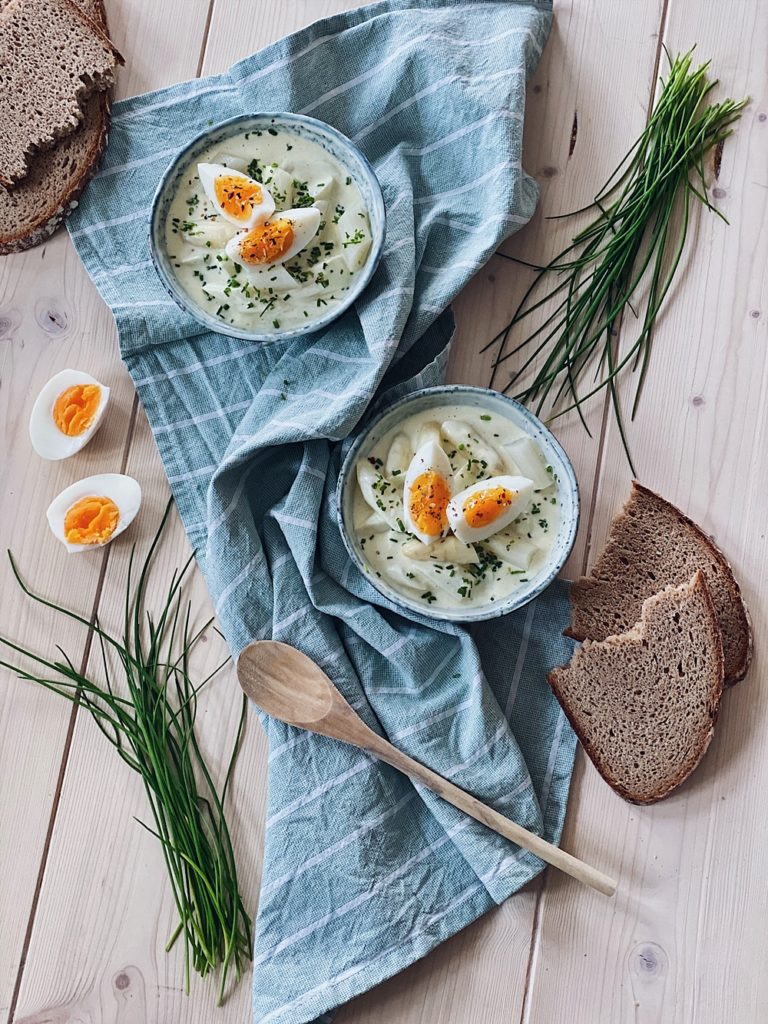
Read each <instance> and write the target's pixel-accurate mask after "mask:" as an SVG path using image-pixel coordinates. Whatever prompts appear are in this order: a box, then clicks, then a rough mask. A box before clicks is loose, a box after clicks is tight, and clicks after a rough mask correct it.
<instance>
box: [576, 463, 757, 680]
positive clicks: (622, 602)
mask: <svg viewBox="0 0 768 1024" xmlns="http://www.w3.org/2000/svg"><path fill="white" fill-rule="evenodd" d="M697 569H701V571H702V572H703V573H704V576H705V578H706V581H707V584H708V585H709V590H710V593H711V595H712V601H713V602H714V605H715V610H716V612H717V618H718V621H719V623H720V629H721V631H722V634H723V653H724V657H725V680H726V685H728V686H729V685H732V684H733V683H737V682H738V681H739V680H740V679H743V678H744V676H745V675H746V673H747V669H748V668H749V663H750V660H751V656H752V629H751V626H750V622H749V615H748V613H747V609H746V607H745V605H744V602H743V600H742V597H741V591H740V590H739V585H738V583H737V582H736V580H735V579H734V577H733V573H732V572H731V567H730V566H729V564H728V562H727V561H726V560H725V558H724V557H723V555H722V553H721V552H720V551H719V550H718V549H717V547H715V545H714V544H713V543H712V541H711V540H710V539H709V537H707V535H706V534H705V533H704V532H703V531H702V530H701V529H700V528H699V527H698V526H697V525H696V524H695V523H693V522H691V520H690V519H688V517H687V516H685V515H683V513H682V512H681V511H680V509H678V508H675V506H674V505H671V504H670V503H669V502H668V501H665V500H664V498H660V497H659V495H658V494H654V492H653V491H650V490H648V488H647V487H643V486H642V485H641V484H639V483H637V481H633V483H632V493H631V494H630V496H629V499H628V501H627V503H626V505H625V506H624V508H623V509H622V510H621V512H619V514H618V515H617V516H616V518H615V519H614V520H613V523H612V525H611V530H610V534H609V536H608V542H607V544H606V546H605V548H604V550H603V552H602V554H601V555H600V557H599V558H598V560H597V562H596V563H595V564H594V566H593V567H592V570H591V572H590V574H589V575H588V576H584V577H582V578H581V579H580V580H577V581H576V582H575V583H574V584H573V586H572V587H571V620H572V621H571V625H570V627H569V628H568V629H567V630H566V635H567V636H571V637H573V638H574V639H575V640H586V639H590V640H604V639H605V637H607V636H610V635H611V634H613V633H621V632H623V631H624V630H627V629H630V628H631V627H632V626H633V625H634V624H635V623H636V622H637V621H638V619H639V618H640V612H641V609H642V606H643V601H644V600H645V599H646V598H647V597H650V596H651V595H652V594H655V593H658V591H660V590H662V589H663V588H664V587H666V586H670V585H677V584H680V583H683V582H685V581H686V580H689V579H690V578H691V576H692V575H693V573H694V572H695V571H696V570H697Z"/></svg>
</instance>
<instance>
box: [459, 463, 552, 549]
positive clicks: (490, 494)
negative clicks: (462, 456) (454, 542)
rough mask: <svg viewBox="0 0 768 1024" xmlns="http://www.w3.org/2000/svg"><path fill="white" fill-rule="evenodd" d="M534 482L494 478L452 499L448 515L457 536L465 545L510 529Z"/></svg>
mask: <svg viewBox="0 0 768 1024" xmlns="http://www.w3.org/2000/svg"><path fill="white" fill-rule="evenodd" d="M532 490H533V481H532V480H529V479H528V477H525V476H492V477H489V478H488V479H487V480H479V481H478V482H477V483H476V484H472V485H471V486H470V487H467V488H465V489H464V490H463V491H459V493H458V494H454V496H453V497H452V498H451V500H450V502H449V504H448V508H447V516H448V522H449V523H450V525H451V529H452V530H453V532H454V534H455V535H456V536H457V537H458V538H459V540H463V541H464V543H465V544H470V543H472V542H473V541H480V540H485V539H486V538H487V537H490V536H492V535H493V534H494V533H497V532H498V531H499V530H503V529H504V527H505V526H509V524H510V523H511V522H512V520H513V519H515V518H516V517H517V516H518V515H519V514H520V512H521V509H522V504H523V501H524V500H525V498H527V497H528V495H529V494H530V493H531V491H532Z"/></svg>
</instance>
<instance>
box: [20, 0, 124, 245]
mask: <svg viewBox="0 0 768 1024" xmlns="http://www.w3.org/2000/svg"><path fill="white" fill-rule="evenodd" d="M8 2H9V0H0V11H2V10H3V9H4V8H5V7H6V6H7V3H8ZM78 4H79V6H80V7H81V9H82V10H83V11H84V12H85V14H87V15H88V17H90V18H91V20H92V21H95V22H96V23H97V24H98V25H99V26H100V28H101V29H102V30H103V31H104V32H106V30H107V24H106V16H105V13H104V5H103V3H102V0H78ZM109 111H110V96H109V93H108V92H99V93H97V94H96V95H94V96H91V98H90V99H89V100H88V101H87V102H86V104H85V107H84V110H83V123H82V124H81V125H80V127H79V128H78V129H77V130H76V131H74V132H72V133H71V134H70V135H67V136H65V137H64V138H63V139H60V140H59V141H58V142H57V143H56V145H55V146H53V147H52V148H50V149H46V150H43V151H41V152H40V153H36V154H35V156H34V158H33V159H32V161H31V164H30V169H29V173H28V174H27V176H26V177H25V178H24V180H23V181H21V182H19V184H18V185H15V186H14V187H13V188H12V189H5V188H0V255H4V256H5V255H7V254H8V253H12V252H22V251H23V250H25V249H30V248H32V247H33V246H35V245H39V244H40V243H41V242H44V241H45V240H46V239H47V238H48V237H49V236H50V235H52V234H53V232H54V231H55V230H56V228H57V227H58V226H59V224H61V222H62V220H63V219H64V217H65V216H66V215H67V214H68V213H69V212H70V211H71V210H72V209H74V207H75V206H76V205H77V201H78V199H79V197H80V194H81V193H82V191H83V189H84V188H85V186H86V185H87V183H88V182H89V181H90V179H91V177H92V176H93V174H94V172H95V171H96V169H97V167H98V165H99V161H100V159H101V156H102V154H103V153H104V150H105V149H106V145H107V133H108V129H109Z"/></svg>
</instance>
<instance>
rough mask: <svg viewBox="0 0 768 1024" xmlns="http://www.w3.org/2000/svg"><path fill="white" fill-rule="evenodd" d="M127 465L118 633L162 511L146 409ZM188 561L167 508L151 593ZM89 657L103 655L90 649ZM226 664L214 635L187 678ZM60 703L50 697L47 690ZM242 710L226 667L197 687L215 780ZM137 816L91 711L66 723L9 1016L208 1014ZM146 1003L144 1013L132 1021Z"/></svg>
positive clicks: (131, 780)
mask: <svg viewBox="0 0 768 1024" xmlns="http://www.w3.org/2000/svg"><path fill="white" fill-rule="evenodd" d="M127 472H128V473H130V474H131V475H132V476H135V477H136V478H137V479H139V480H141V481H142V485H143V488H144V503H143V507H142V512H141V515H140V517H139V518H138V519H137V520H136V523H135V524H134V526H133V527H132V528H131V530H129V531H128V532H127V533H126V535H125V537H123V538H120V540H119V541H116V542H115V544H114V545H113V546H112V550H111V557H110V565H109V568H108V573H107V577H106V581H105V586H104V592H103V599H102V602H101V605H100V609H99V617H100V619H101V620H102V621H103V623H104V624H105V625H106V626H107V627H108V628H117V629H119V624H120V617H121V614H122V609H121V603H122V600H123V597H122V591H123V588H124V581H125V576H126V571H127V561H128V555H129V551H130V544H131V543H132V541H134V540H135V541H137V542H138V543H139V544H141V545H143V546H146V543H147V541H148V540H149V538H150V537H151V535H152V533H153V531H154V529H155V528H156V525H157V523H158V522H159V520H160V517H161V516H162V511H163V508H164V507H165V503H166V501H167V496H168V489H167V485H166V482H165V477H164V475H163V470H162V466H161V464H160V459H159V456H158V455H157V452H156V449H155V445H154V441H153V440H152V438H151V435H150V432H149V428H148V426H147V425H146V420H145V419H144V417H143V415H142V417H141V419H140V420H139V424H138V429H137V432H136V435H135V437H134V440H133V446H132V451H131V456H130V459H129V462H128V467H127ZM188 556H189V546H188V543H187V541H186V538H185V536H184V532H183V530H182V527H181V524H180V522H179V521H178V519H177V518H176V516H175V515H174V518H173V523H172V529H170V530H169V532H168V534H167V536H166V540H165V542H164V544H163V546H162V549H161V551H160V554H159V557H158V559H157V563H156V565H157V569H156V571H157V575H156V577H155V580H156V586H155V588H154V589H155V594H156V595H157V596H159V595H160V593H161V592H162V591H163V590H164V589H165V587H166V586H167V582H168V580H169V579H170V577H171V574H172V572H173V570H174V568H175V567H177V566H179V565H182V564H183V563H184V561H185V560H186V559H187V557H188ZM188 596H189V599H190V600H191V601H192V605H193V608H194V609H195V611H196V616H195V618H196V621H197V622H198V623H202V622H204V621H205V620H206V619H207V618H209V617H210V615H211V614H212V611H211V606H210V600H209V598H208V594H207V591H206V588H205V584H204V583H203V580H202V577H201V576H200V575H199V574H198V573H195V574H194V576H193V580H192V584H191V586H190V587H189V591H188ZM97 657H98V655H97ZM224 658H226V647H225V644H224V641H223V640H222V639H221V638H220V637H219V636H218V635H217V634H216V632H215V631H214V630H212V629H211V630H209V631H208V632H207V634H206V639H205V641H204V642H202V643H201V644H200V646H199V647H198V650H197V653H196V656H195V658H194V661H193V665H194V672H195V676H196V678H199V679H202V678H204V677H205V676H206V675H207V674H208V673H209V672H210V671H212V670H213V668H215V667H216V665H218V664H219V663H220V662H221V661H222V660H224ZM50 699H51V700H52V701H55V699H56V698H55V697H51V698H50ZM239 716H240V689H239V687H238V685H237V681H236V679H235V678H234V672H233V671H232V669H231V667H229V668H227V669H225V670H224V671H223V672H222V673H221V675H220V676H219V677H217V679H216V680H214V681H213V682H212V683H211V684H210V685H209V687H208V689H207V692H205V691H204V697H203V698H202V699H201V703H200V708H199V711H198V726H199V731H200V736H201V746H202V749H203V752H204V753H205V755H206V758H207V760H208V763H209V764H210V765H212V767H213V769H214V779H218V782H219V784H220V783H221V777H222V774H223V770H224V768H225V767H226V764H227V761H228V758H229V753H230V751H231V749H232V743H233V741H234V737H235V734H236V730H237V725H238V720H239ZM265 775H266V740H265V737H264V734H263V731H262V730H261V728H260V727H259V726H258V725H257V722H256V720H255V718H254V717H253V716H250V717H249V722H248V727H247V728H246V733H245V740H244V743H243V747H242V749H241V756H240V760H239V762H238V767H237V770H236V773H235V779H234V786H233V788H232V790H231V798H230V801H229V803H228V821H229V824H230V828H231V829H232V832H233V838H234V841H235V853H236V857H237V864H238V872H239V875H240V881H241V891H242V893H243V897H244V900H245V902H246V905H247V907H248V908H249V909H250V911H251V913H253V911H254V910H255V907H256V901H257V893H258V884H259V877H260V868H261V864H260V854H261V848H262V828H263V822H264V814H265V797H266V791H265V787H264V785H263V782H262V781H261V780H264V778H265ZM134 817H136V818H139V819H140V820H142V821H147V822H148V823H150V824H151V819H149V818H148V810H147V805H146V798H145V796H144V793H143V789H142V785H141V782H140V780H139V779H138V778H137V777H136V776H134V774H133V773H131V772H130V771H129V769H128V768H127V766H125V765H124V764H122V762H121V761H120V760H119V759H118V758H117V757H116V756H115V753H114V751H113V749H112V747H111V746H110V745H109V744H108V743H107V742H106V741H105V739H104V737H103V736H101V734H100V733H99V732H98V730H97V729H96V727H95V726H94V724H93V722H92V721H91V720H90V717H89V716H87V715H84V714H82V713H81V714H79V715H78V718H77V722H76V725H75V731H74V736H73V741H72V749H71V752H70V756H69V760H68V764H67V772H66V776H65V780H64V786H63V790H62V796H61V806H60V810H59V814H58V815H57V819H56V825H55V827H54V831H53V837H52V841H51V849H50V853H49V857H48V866H47V870H46V873H45V878H44V880H43V887H42V890H41V897H40V905H41V907H42V908H44V909H43V912H42V913H39V914H38V916H37V919H36V921H35V927H34V930H33V933H32V941H31V943H30V947H29V952H28V956H27V963H26V969H25V971H24V976H23V983H22V987H21V991H20V994H19V1002H18V1007H17V1011H16V1019H17V1020H19V1021H24V1022H28V1024H31V1022H33V1021H35V1022H36V1021H40V1022H42V1021H44V1020H48V1019H50V1017H51V1016H53V1019H58V1018H57V1016H56V1015H57V1014H66V1015H68V1016H64V1019H71V1018H74V1019H76V1020H78V1021H81V1020H82V1021H84V1022H86V1021H87V1022H90V1024H107V1022H112V1021H114V1022H115V1024H117V1022H119V1021H120V1020H121V1017H120V1007H121V1005H122V1004H121V1000H127V999H130V1000H131V1001H132V1002H133V1003H134V1004H138V1005H134V1009H133V1010H132V1013H134V1014H135V1016H134V1017H132V1018H131V1019H132V1020H136V1021H137V1022H138V1021H139V1020H146V1021H151V1020H157V1021H166V1020H168V1021H171V1020H173V1021H177V1020H184V1021H190V1022H191V1021H196V1022H203V1021H205V1022H208V1021H210V1020H212V1019H214V1017H215V1016H217V1014H218V1011H217V1010H216V1008H215V999H216V995H217V986H216V984H215V983H212V982H210V981H207V982H202V981H201V980H200V979H199V978H198V977H197V975H194V974H193V975H192V985H191V992H192V994H191V996H190V997H189V998H188V997H187V996H186V995H185V994H184V991H183V987H182V986H183V981H182V979H183V952H182V946H181V944H180V943H178V944H177V945H176V947H175V948H174V949H173V951H172V952H171V953H170V954H166V953H165V952H164V947H165V944H166V942H167V940H168V936H169V935H170V934H171V933H172V931H173V930H174V928H175V925H176V922H177V916H176V910H175V907H174V904H173V900H172V896H171V892H170V887H169V885H168V883H167V878H166V870H165V866H164V863H163V859H162V855H161V851H160V847H159V844H158V843H157V841H156V840H155V839H154V838H153V837H152V836H150V835H148V834H147V833H146V831H145V830H144V829H142V828H141V827H140V826H139V825H138V824H137V823H136V821H135V820H134ZM141 1006H143V1008H144V1012H145V1014H146V1016H145V1017H141V1016H140V1015H139V1007H141ZM249 1007H250V985H249V982H248V979H247V978H246V979H245V980H244V981H243V982H242V983H241V984H240V985H239V986H238V987H237V988H236V989H235V991H234V994H233V995H232V997H231V1000H230V1002H229V1003H228V1004H227V1009H226V1011H225V1014H226V1015H225V1017H224V1019H227V1017H228V1019H230V1020H245V1019H247V1017H248V1014H249Z"/></svg>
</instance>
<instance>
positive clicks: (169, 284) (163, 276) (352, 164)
mask: <svg viewBox="0 0 768 1024" xmlns="http://www.w3.org/2000/svg"><path fill="white" fill-rule="evenodd" d="M269 128H276V129H278V130H279V131H284V132H292V133H293V134H294V135H298V136H300V137H301V138H304V139H308V140H310V141H311V142H315V143H317V144H318V145H319V146H322V148H323V149H325V150H327V152H328V153H330V155H331V156H333V157H335V158H336V160H338V162H339V163H340V164H341V165H342V166H343V167H344V168H345V169H346V170H347V171H348V173H349V175H350V176H351V177H352V179H353V180H354V182H355V184H356V185H357V187H358V188H359V189H360V194H361V195H362V197H363V202H364V203H365V206H366V208H367V210H368V216H369V219H370V224H371V234H372V243H371V249H370V252H369V253H368V260H367V262H366V264H365V266H364V267H363V268H362V269H361V270H360V271H359V272H358V274H357V281H356V283H355V284H354V286H353V287H352V288H351V289H350V290H349V292H347V294H346V295H345V297H344V299H343V300H342V301H341V302H339V303H338V304H337V305H336V306H333V307H329V309H328V312H327V313H326V314H325V315H324V316H321V317H318V318H317V319H315V320H308V321H307V322H306V323H305V324H302V325H301V326H300V327H295V328H291V329H287V330H285V331H279V330H278V331H270V332H268V333H267V332H259V331H249V330H246V329H244V328H242V327H235V325H234V324H227V323H224V322H223V321H222V320H220V319H219V318H218V317H215V316H212V315H211V314H210V313H208V312H207V311H206V310H205V309H203V307H202V306H199V305H198V304H197V303H196V302H195V301H194V300H193V299H192V298H191V296H190V295H188V294H187V292H185V291H184V289H183V288H182V287H181V285H180V284H179V282H178V281H177V279H176V275H175V274H174V269H173V265H172V262H171V260H170V258H169V256H168V253H167V251H166V248H165V223H166V220H167V216H168V208H169V206H170V204H171V202H172V200H173V198H174V196H175V195H176V192H177V189H178V188H179V186H180V182H181V181H182V179H183V177H184V175H185V174H186V173H187V171H188V169H189V165H190V164H195V163H197V161H198V160H199V158H200V156H201V154H202V153H204V152H205V151H206V150H207V149H209V148H210V147H212V146H219V145H221V144H222V143H224V142H226V140H227V139H230V138H232V136H234V135H241V134H243V133H245V132H255V131H258V130H261V131H267V130H268V129H269ZM385 224H386V213H385V210H384V199H383V197H382V194H381V186H380V185H379V181H378V178H377V177H376V175H375V173H374V170H373V168H372V167H371V165H370V164H369V163H368V161H367V160H366V158H365V157H364V156H363V154H362V153H361V152H360V150H359V149H358V148H357V147H356V146H355V145H353V144H352V142H350V140H349V139H348V138H347V137H346V136H345V135H342V134H341V132H337V131H336V129H335V128H331V126H330V125H328V124H325V123H324V122H323V121H318V120H316V119H315V118H314V117H305V116H304V115H303V114H289V113H274V114H270V113H266V114H241V115H239V116H238V117H232V118H230V119H229V120H228V121H222V122H221V124H218V125H214V127H212V128H209V129H208V130H207V131H205V132H203V133H202V134H201V135H198V136H197V138H195V139H193V140H192V141H191V142H190V143H189V144H188V145H186V146H185V147H184V148H183V149H182V150H181V151H180V152H179V153H178V154H177V155H176V156H175V157H174V159H173V160H172V161H171V164H170V166H169V167H168V169H167V171H166V172H165V174H164V175H163V177H162V178H161V179H160V184H159V185H158V186H157V191H156V192H155V197H154V199H153V200H152V212H151V215H150V227H149V250H150V254H151V256H152V262H153V263H154V265H155V269H156V271H157V273H158V275H159V277H160V280H161V281H162V282H163V286H164V287H165V290H166V291H167V292H168V294H169V295H170V296H171V298H172V299H173V300H174V301H175V302H176V303H177V304H178V305H179V306H180V307H181V308H182V309H183V310H184V312H185V313H188V314H189V315H190V316H191V317H194V319H195V320H197V321H198V323H200V324H202V325H203V327H207V328H208V330H210V331H215V332H216V333H217V334H228V335H230V336H231V337H233V338H244V339H246V340H248V341H275V340H281V339H284V338H293V337H297V336H298V335H301V334H309V333H310V332H313V331H320V330H322V329H323V328H324V327H327V326H328V324H329V323H331V322H332V321H333V320H335V319H336V318H337V317H339V316H341V314H342V313H343V312H344V311H345V310H346V309H348V308H349V306H351V305H352V303H353V302H354V301H355V300H356V299H357V297H358V296H359V295H360V293H361V292H362V291H363V289H364V288H365V286H366V285H367V284H368V282H369V281H370V279H371V275H372V274H373V272H374V270H375V269H376V266H377V264H378V262H379V259H380V258H381V250H382V247H383V244H384V233H385Z"/></svg>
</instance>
